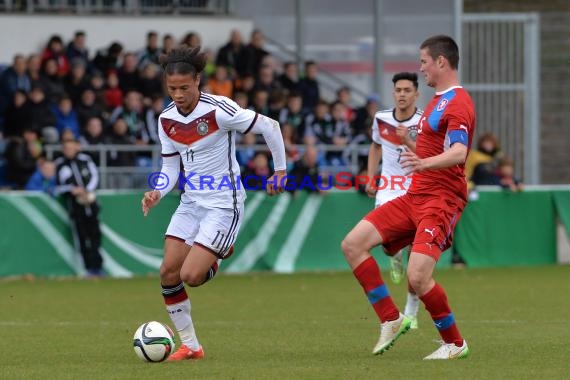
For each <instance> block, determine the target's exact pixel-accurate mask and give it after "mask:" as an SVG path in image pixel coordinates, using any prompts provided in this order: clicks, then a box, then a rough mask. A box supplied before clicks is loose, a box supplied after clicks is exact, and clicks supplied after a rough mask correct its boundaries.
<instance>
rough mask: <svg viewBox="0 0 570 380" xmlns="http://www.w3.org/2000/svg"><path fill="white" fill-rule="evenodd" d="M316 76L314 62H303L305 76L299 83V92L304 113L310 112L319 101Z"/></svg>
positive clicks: (315, 64)
mask: <svg viewBox="0 0 570 380" xmlns="http://www.w3.org/2000/svg"><path fill="white" fill-rule="evenodd" d="M317 75H318V68H317V63H316V62H315V61H307V62H305V76H304V78H303V79H301V80H300V81H299V91H300V92H301V95H302V96H303V108H304V111H305V112H311V111H312V110H313V109H314V108H315V106H316V105H317V103H318V102H319V100H320V99H321V97H320V96H321V95H320V90H319V82H318V81H317Z"/></svg>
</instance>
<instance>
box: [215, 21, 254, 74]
mask: <svg viewBox="0 0 570 380" xmlns="http://www.w3.org/2000/svg"><path fill="white" fill-rule="evenodd" d="M245 51H246V50H245V45H244V44H243V39H242V36H241V33H240V31H239V30H237V29H234V30H232V31H231V33H230V40H229V41H228V43H226V44H225V45H224V46H222V47H221V48H220V50H219V51H218V55H217V56H216V65H217V66H225V67H226V68H228V70H229V74H230V76H231V77H232V78H237V77H242V76H244V75H245V74H246V73H247V70H246V67H245V65H246V63H247V62H246V57H245V54H246V53H245Z"/></svg>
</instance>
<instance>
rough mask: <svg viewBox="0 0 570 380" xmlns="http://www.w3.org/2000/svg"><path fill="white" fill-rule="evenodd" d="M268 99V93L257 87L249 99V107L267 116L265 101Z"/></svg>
mask: <svg viewBox="0 0 570 380" xmlns="http://www.w3.org/2000/svg"><path fill="white" fill-rule="evenodd" d="M268 100H269V94H268V92H267V91H266V90H264V89H261V88H260V89H257V90H255V91H254V92H253V97H252V100H251V107H249V109H251V110H253V111H255V112H257V113H259V114H262V115H265V116H269V105H268V103H267V101H268Z"/></svg>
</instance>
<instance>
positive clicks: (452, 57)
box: [420, 34, 459, 70]
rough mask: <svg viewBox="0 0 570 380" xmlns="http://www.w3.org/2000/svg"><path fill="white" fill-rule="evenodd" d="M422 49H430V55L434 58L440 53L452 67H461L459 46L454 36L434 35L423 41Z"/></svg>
mask: <svg viewBox="0 0 570 380" xmlns="http://www.w3.org/2000/svg"><path fill="white" fill-rule="evenodd" d="M420 49H428V53H429V55H430V57H432V58H433V59H434V60H435V59H437V57H439V56H440V55H441V56H443V57H444V58H445V59H447V60H448V61H449V65H450V66H451V68H452V69H454V70H457V68H458V67H459V48H458V47H457V44H456V43H455V41H454V40H453V38H451V37H449V36H446V35H442V34H440V35H437V36H432V37H430V38H428V39H427V40H425V41H424V42H422V44H421V45H420Z"/></svg>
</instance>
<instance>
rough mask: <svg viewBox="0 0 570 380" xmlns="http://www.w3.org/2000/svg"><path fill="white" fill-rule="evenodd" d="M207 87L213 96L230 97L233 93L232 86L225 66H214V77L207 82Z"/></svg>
mask: <svg viewBox="0 0 570 380" xmlns="http://www.w3.org/2000/svg"><path fill="white" fill-rule="evenodd" d="M208 87H210V90H211V91H212V92H211V93H212V94H214V95H222V96H227V97H228V98H231V97H232V94H233V92H234V84H233V82H232V80H231V79H230V78H229V76H228V69H227V68H226V66H216V71H215V72H214V75H213V76H212V77H211V78H210V79H209V80H208Z"/></svg>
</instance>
